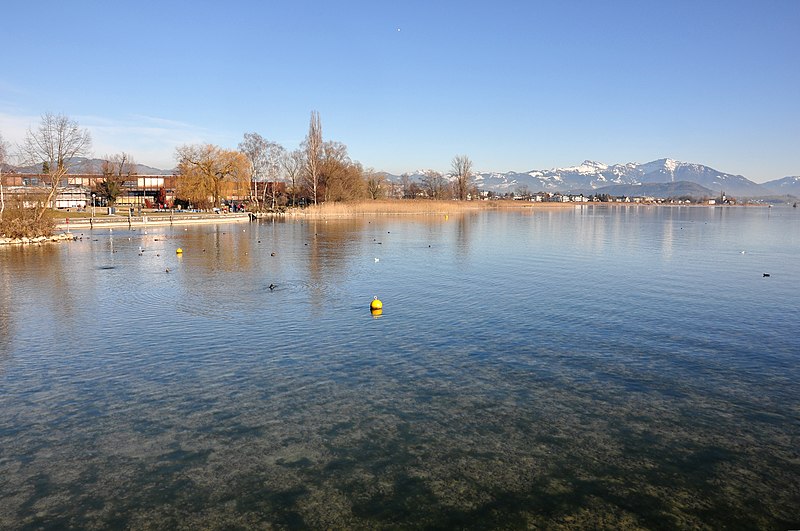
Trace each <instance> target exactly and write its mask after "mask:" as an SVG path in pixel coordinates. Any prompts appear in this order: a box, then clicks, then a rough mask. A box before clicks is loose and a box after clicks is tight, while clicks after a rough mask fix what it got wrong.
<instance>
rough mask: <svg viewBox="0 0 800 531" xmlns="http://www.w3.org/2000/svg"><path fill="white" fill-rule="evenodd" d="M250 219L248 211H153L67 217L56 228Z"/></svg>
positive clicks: (179, 223)
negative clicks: (138, 213) (130, 214)
mask: <svg viewBox="0 0 800 531" xmlns="http://www.w3.org/2000/svg"><path fill="white" fill-rule="evenodd" d="M244 221H250V214H249V213H248V212H242V213H236V214H232V213H219V214H217V213H213V212H175V213H171V212H153V213H147V214H143V215H141V216H131V217H127V216H114V215H111V216H95V217H94V218H65V221H64V222H62V223H57V224H56V230H60V231H67V232H70V231H73V230H76V229H82V230H86V229H93V228H94V229H98V228H106V227H107V228H116V227H130V228H133V227H146V226H148V225H187V224H199V223H240V222H244Z"/></svg>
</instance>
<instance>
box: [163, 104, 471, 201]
mask: <svg viewBox="0 0 800 531" xmlns="http://www.w3.org/2000/svg"><path fill="white" fill-rule="evenodd" d="M176 158H177V159H178V177H179V178H178V185H177V189H176V200H178V201H180V202H188V203H191V204H193V205H196V206H198V207H201V208H203V207H208V206H210V205H212V204H213V205H219V203H220V200H221V198H222V197H223V196H236V197H249V198H250V200H251V201H252V202H253V203H254V206H255V208H257V209H264V208H268V209H275V208H282V207H285V206H295V205H305V204H318V203H321V202H328V201H337V202H338V201H359V200H364V199H382V198H387V197H391V198H407V199H413V198H431V199H453V198H454V199H467V198H468V197H469V196H470V194H477V190H476V189H474V187H471V183H470V176H471V172H472V163H471V161H470V160H469V158H468V157H467V156H465V155H460V156H457V157H455V158H454V159H453V162H452V165H453V168H452V170H453V171H452V181H451V180H450V179H448V178H447V177H446V176H445V175H444V174H442V173H439V172H436V171H433V170H428V171H427V172H425V175H424V176H423V177H422V179H421V180H420V182H416V181H412V180H411V178H410V176H409V175H408V174H406V175H404V176H403V177H402V178H401V183H400V184H398V183H392V182H389V181H388V180H387V179H386V177H385V175H384V174H382V173H379V172H376V171H375V170H374V169H372V168H364V167H363V166H362V165H361V163H359V162H358V161H354V160H352V159H351V158H350V155H349V154H348V152H347V146H346V145H345V144H343V143H341V142H337V141H334V140H328V141H325V140H324V139H323V136H322V122H321V120H320V116H319V113H318V112H316V111H312V113H311V119H310V121H309V127H308V134H307V135H306V137H305V139H304V140H303V142H302V143H301V144H300V146H299V147H298V148H297V149H295V150H292V151H289V150H287V149H286V148H284V147H283V146H281V145H280V144H278V143H276V142H273V141H270V140H268V139H266V138H264V137H263V136H261V135H260V134H258V133H255V132H253V133H245V135H244V138H243V139H242V141H241V142H240V143H239V145H238V148H237V149H236V150H226V149H223V148H220V147H219V146H214V145H210V144H194V145H186V146H181V147H179V148H178V149H177V150H176ZM259 183H268V185H261V186H259ZM248 187H249V188H248Z"/></svg>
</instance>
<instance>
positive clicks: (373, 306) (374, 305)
mask: <svg viewBox="0 0 800 531" xmlns="http://www.w3.org/2000/svg"><path fill="white" fill-rule="evenodd" d="M369 309H370V310H382V309H383V303H382V302H381V300H380V299H379V298H378V297H377V296H375V298H374V299H372V302H371V303H369Z"/></svg>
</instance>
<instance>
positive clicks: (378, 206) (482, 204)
mask: <svg viewBox="0 0 800 531" xmlns="http://www.w3.org/2000/svg"><path fill="white" fill-rule="evenodd" d="M563 207H570V208H572V207H574V204H573V203H532V202H522V201H436V200H418V199H414V200H408V199H396V200H387V199H384V200H377V201H353V202H346V203H334V202H328V203H322V204H319V205H313V206H309V207H307V208H304V209H302V210H301V209H296V210H290V211H289V212H288V214H289V215H293V216H297V217H308V218H337V217H340V218H346V217H358V216H368V215H370V216H373V215H374V216H380V215H405V214H409V215H424V214H458V213H462V212H475V211H479V210H506V209H530V208H563Z"/></svg>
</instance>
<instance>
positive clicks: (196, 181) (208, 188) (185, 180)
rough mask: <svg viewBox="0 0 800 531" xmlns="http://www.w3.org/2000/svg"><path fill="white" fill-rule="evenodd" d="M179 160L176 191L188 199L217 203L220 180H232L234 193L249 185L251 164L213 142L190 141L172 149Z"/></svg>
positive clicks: (219, 195) (245, 190)
mask: <svg viewBox="0 0 800 531" xmlns="http://www.w3.org/2000/svg"><path fill="white" fill-rule="evenodd" d="M175 154H176V157H177V159H178V171H179V180H178V193H180V194H181V195H182V197H185V198H187V199H189V200H191V201H194V202H196V203H199V204H204V203H205V204H207V203H208V202H209V198H211V201H212V204H213V205H214V206H218V205H219V200H220V197H221V195H222V192H223V190H222V184H223V182H227V183H231V185H232V186H233V189H234V190H233V192H234V193H235V194H236V195H240V194H246V193H248V192H249V188H250V164H249V163H248V161H247V157H246V156H245V155H244V154H243V153H241V152H239V151H230V150H226V149H222V148H220V147H219V146H214V145H212V144H192V145H186V146H180V147H179V148H177V149H176V150H175Z"/></svg>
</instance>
